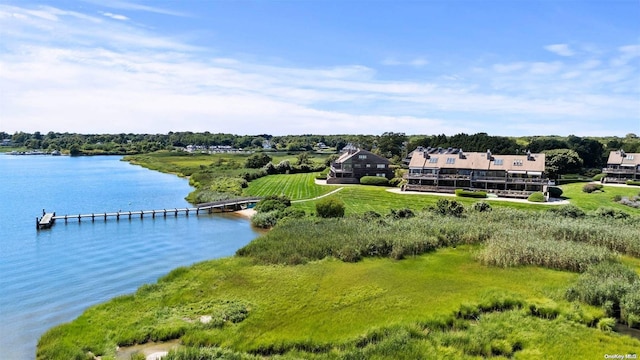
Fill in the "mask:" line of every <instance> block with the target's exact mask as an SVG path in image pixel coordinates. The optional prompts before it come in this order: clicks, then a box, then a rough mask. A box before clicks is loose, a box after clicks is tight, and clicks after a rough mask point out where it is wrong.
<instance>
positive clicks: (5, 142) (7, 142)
mask: <svg viewBox="0 0 640 360" xmlns="http://www.w3.org/2000/svg"><path fill="white" fill-rule="evenodd" d="M1 145H2V146H13V141H11V139H2V144H1Z"/></svg>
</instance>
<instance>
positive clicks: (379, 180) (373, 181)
mask: <svg viewBox="0 0 640 360" xmlns="http://www.w3.org/2000/svg"><path fill="white" fill-rule="evenodd" d="M360 184H362V185H376V186H388V185H389V180H387V178H383V177H381V176H363V177H361V178H360Z"/></svg>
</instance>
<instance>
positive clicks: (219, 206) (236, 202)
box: [36, 197, 260, 230]
mask: <svg viewBox="0 0 640 360" xmlns="http://www.w3.org/2000/svg"><path fill="white" fill-rule="evenodd" d="M259 201H260V198H258V197H250V198H239V199H233V200H222V201H216V202H210V203H205V204H198V205H196V207H192V208H173V209H159V210H137V211H116V212H99V213H91V214H77V215H75V214H73V215H56V213H55V212H54V213H46V212H45V211H44V210H43V211H42V214H43V215H42V217H41V218H36V228H37V229H38V230H40V229H47V228H50V227H51V226H53V224H54V223H55V221H56V220H64V222H65V223H67V222H68V221H69V220H78V222H80V221H82V219H91V221H95V220H96V218H97V219H98V220H100V219H103V220H105V221H106V220H107V218H114V217H115V218H116V220H120V217H125V218H128V219H132V218H134V217H136V218H137V217H140V219H143V218H144V216H145V215H151V218H153V219H155V217H156V216H162V217H165V218H166V217H167V214H169V215H173V216H175V217H177V216H178V214H185V215H186V216H189V213H192V214H193V213H195V214H196V215H200V213H208V214H210V213H213V212H229V211H237V210H242V209H246V208H247V207H250V206H252V205H255V204H256V203H258V202H259Z"/></svg>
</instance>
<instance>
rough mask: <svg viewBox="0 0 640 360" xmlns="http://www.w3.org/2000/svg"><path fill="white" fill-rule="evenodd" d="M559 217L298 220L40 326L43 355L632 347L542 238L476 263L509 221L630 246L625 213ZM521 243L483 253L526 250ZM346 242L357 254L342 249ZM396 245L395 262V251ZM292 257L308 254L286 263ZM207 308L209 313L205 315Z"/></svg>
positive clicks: (533, 352) (310, 354)
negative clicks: (346, 255)
mask: <svg viewBox="0 0 640 360" xmlns="http://www.w3.org/2000/svg"><path fill="white" fill-rule="evenodd" d="M554 220H557V219H555V218H554V216H553V215H552V214H548V213H542V212H541V213H526V212H519V211H513V210H504V211H499V210H494V212H491V213H468V214H467V216H466V217H464V218H455V217H447V216H440V215H434V214H431V213H429V212H426V213H422V214H419V216H417V217H415V218H410V219H396V220H394V219H391V218H378V219H377V220H375V221H371V220H368V221H367V220H362V219H357V218H352V219H338V220H335V219H333V220H332V219H329V220H320V219H302V220H292V221H290V222H288V223H286V224H285V226H277V227H276V228H274V229H273V230H272V231H271V232H269V233H267V234H266V235H265V236H263V237H260V238H258V239H256V240H255V241H254V242H252V243H251V244H250V245H248V246H247V247H245V248H244V249H241V250H239V252H238V253H239V254H242V256H241V257H238V256H236V257H233V258H228V259H222V260H216V261H209V262H204V263H200V264H197V265H194V266H192V267H190V268H188V269H186V268H180V269H177V270H174V271H173V272H172V273H170V274H169V275H167V276H166V277H165V278H163V279H161V280H160V281H159V282H158V284H154V285H146V286H143V287H142V288H141V289H140V290H139V291H138V292H137V293H136V294H134V295H130V296H123V297H119V298H117V299H115V300H113V301H111V302H108V303H106V304H102V305H98V306H95V307H93V308H91V309H89V310H88V311H86V312H85V313H84V314H83V315H82V316H81V317H79V318H78V319H76V320H75V321H73V322H72V323H70V324H65V325H61V326H59V327H57V328H54V329H52V330H51V331H50V332H48V333H47V334H45V335H44V336H43V337H42V339H41V342H40V344H39V347H38V349H39V350H38V351H39V352H38V356H39V358H43V359H44V358H47V359H48V358H54V359H55V358H65V359H66V358H74V357H76V358H81V356H84V355H85V354H86V353H87V351H91V352H92V353H93V354H96V355H105V356H104V357H103V358H109V357H110V356H114V354H115V348H116V345H126V344H131V343H140V342H145V341H149V340H168V339H173V338H180V339H181V341H182V343H183V344H184V345H186V346H188V347H194V348H193V349H190V350H184V351H186V352H188V351H191V352H193V353H194V354H195V353H198V354H200V353H201V352H203V351H214V350H211V349H209V350H201V349H200V348H201V347H208V346H218V347H223V348H224V349H226V350H224V351H226V352H231V353H234V354H235V355H237V356H238V357H247V358H250V357H252V356H254V355H260V356H268V355H274V354H284V358H296V357H302V358H329V359H335V358H352V357H356V358H387V357H394V358H415V357H425V356H427V357H445V356H453V357H457V358H466V357H469V358H472V357H474V356H485V357H490V356H497V355H506V356H511V355H513V354H516V355H517V356H522V357H524V358H527V357H532V358H536V357H545V358H566V357H569V356H570V355H575V354H581V355H588V354H597V356H594V357H601V356H602V355H601V354H604V353H609V352H611V351H616V352H620V351H623V352H625V353H626V352H632V351H634V349H637V348H638V347H639V346H640V342H639V341H637V340H632V339H630V338H626V337H621V336H618V335H616V334H610V333H607V332H602V331H600V330H596V329H595V328H592V327H593V326H596V325H597V324H598V321H599V319H600V318H603V317H604V316H605V314H604V311H602V310H599V309H596V308H592V307H589V306H586V305H583V304H580V303H577V302H574V303H570V302H568V301H567V300H565V292H566V289H567V287H568V286H570V285H571V284H573V283H575V281H576V279H577V274H576V273H573V272H567V271H558V270H551V269H545V268H542V267H531V266H519V265H520V264H527V263H528V262H527V261H529V260H530V263H533V264H537V263H538V262H537V261H538V260H540V259H542V260H543V261H544V259H545V256H546V254H548V252H547V250H549V248H545V247H544V246H543V247H535V246H534V250H533V256H531V257H530V258H529V260H527V259H524V260H523V259H519V260H517V261H516V262H515V263H505V264H502V263H500V264H498V265H500V266H502V267H495V266H487V265H483V262H485V263H491V262H490V261H485V260H484V258H485V257H486V256H487V249H490V247H486V248H483V247H481V246H480V244H482V243H484V242H491V241H497V242H501V241H503V240H504V239H502V238H500V236H498V235H499V234H505V233H509V231H511V230H510V226H513V227H517V228H519V229H521V230H522V232H523V233H528V232H534V231H537V233H538V234H539V236H538V238H539V239H540V241H538V243H539V244H542V245H546V242H551V241H555V242H556V243H557V245H562V244H575V245H576V248H575V249H573V248H572V249H569V250H570V253H569V254H564V255H566V256H567V257H568V258H570V259H573V258H577V259H579V261H591V260H593V259H591V258H589V259H584V258H581V257H580V256H582V254H583V253H584V251H582V250H585V249H589V248H597V249H598V251H599V252H601V253H603V254H606V257H609V258H613V259H614V261H615V260H616V256H615V255H614V254H613V253H612V252H611V251H610V249H611V248H619V247H620V246H619V245H616V244H619V243H624V244H628V246H626V247H621V248H622V249H626V250H621V251H623V252H625V253H627V254H629V257H634V256H637V253H638V252H637V245H638V244H635V245H634V240H636V239H637V238H639V237H640V230H639V229H638V228H637V227H635V226H634V224H633V223H632V222H631V221H630V220H612V221H605V220H602V219H598V218H584V219H566V220H562V221H554ZM367 224H369V225H367ZM510 224H512V225H510ZM554 224H557V225H554ZM561 229H568V230H561ZM584 236H586V238H585V237H584ZM530 239H531V241H534V242H535V241H536V239H535V238H533V237H531V238H530ZM616 239H617V240H616ZM609 241H612V242H613V243H615V244H610V243H609ZM636 243H637V241H636ZM519 244H520V245H521V246H522V247H521V248H519V249H515V251H514V249H508V251H506V252H501V250H500V249H493V250H489V255H492V256H495V257H497V258H502V257H507V256H510V255H511V253H521V252H522V251H521V250H524V249H530V248H531V247H530V246H529V245H530V244H526V243H522V242H521V243H519ZM427 245H429V246H431V245H433V246H431V247H429V246H427ZM534 245H535V244H534ZM345 246H346V247H350V248H352V249H353V250H356V251H359V252H360V254H361V258H362V259H361V260H360V261H359V262H357V263H349V262H343V261H340V260H337V259H336V257H340V252H341V251H342V249H344V248H345ZM398 246H400V247H401V248H402V249H403V251H404V252H403V253H402V255H403V256H401V257H404V258H405V259H404V260H401V261H397V260H394V259H392V258H390V257H393V256H392V254H393V253H394V249H395V250H397V247H398ZM416 246H417V247H416ZM453 246H456V247H455V248H454V247H453ZM536 246H537V245H536ZM561 248H562V249H565V248H564V247H561ZM405 250H406V251H405ZM573 250H577V251H575V252H571V251H573ZM305 251H308V252H307V253H305ZM424 252H428V253H426V254H421V255H415V256H414V255H413V254H420V253H424ZM265 254H271V255H269V256H265ZM401 257H396V258H401ZM291 258H296V259H302V260H304V261H296V262H297V263H300V262H304V263H305V264H304V265H296V266H291V265H282V264H283V263H288V262H289V261H288V259H291ZM478 258H480V259H483V261H482V262H481V261H478ZM317 259H321V260H317ZM356 260H358V259H355V260H354V261H356ZM561 260H562V258H561ZM601 260H603V259H602V258H595V261H601ZM541 264H542V265H545V266H549V265H548V264H547V263H544V262H542V263H541ZM566 264H568V265H567V267H566V268H569V269H574V268H573V267H572V263H571V261H568V262H567V263H566ZM511 265H514V266H511ZM559 267H560V268H565V267H564V265H562V266H559ZM574 270H582V269H580V268H575V269H574ZM636 270H638V269H636ZM205 315H209V316H212V318H213V319H214V320H215V321H213V322H212V323H209V324H202V323H201V322H199V319H200V318H201V316H205ZM224 320H227V321H224ZM215 351H218V350H215ZM219 351H223V350H219ZM224 351H223V352H224ZM61 354H62V355H61ZM185 356H186V355H185ZM178 358H183V359H184V358H187V357H178Z"/></svg>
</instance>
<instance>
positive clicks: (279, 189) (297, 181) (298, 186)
mask: <svg viewBox="0 0 640 360" xmlns="http://www.w3.org/2000/svg"><path fill="white" fill-rule="evenodd" d="M315 176H316V174H315V173H307V174H292V175H270V176H266V177H263V178H260V179H256V180H253V181H251V182H250V184H249V187H248V188H247V189H246V190H245V193H246V195H248V196H266V195H285V196H288V197H289V198H290V199H291V200H303V199H312V198H315V197H318V196H320V195H324V194H326V193H328V192H330V191H331V190H334V189H335V188H333V187H330V186H320V185H316V184H315V183H314V181H315Z"/></svg>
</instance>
